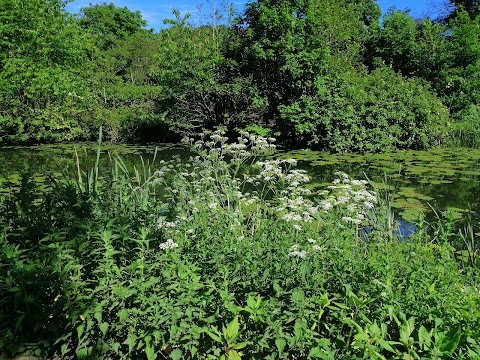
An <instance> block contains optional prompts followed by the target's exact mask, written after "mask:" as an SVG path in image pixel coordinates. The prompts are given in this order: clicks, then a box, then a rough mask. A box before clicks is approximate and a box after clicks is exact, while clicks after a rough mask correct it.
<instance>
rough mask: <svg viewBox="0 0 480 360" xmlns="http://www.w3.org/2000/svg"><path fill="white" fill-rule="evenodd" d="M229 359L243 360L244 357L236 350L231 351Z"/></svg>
mask: <svg viewBox="0 0 480 360" xmlns="http://www.w3.org/2000/svg"><path fill="white" fill-rule="evenodd" d="M228 359H229V360H242V357H241V356H240V355H239V354H238V353H237V352H236V351H235V350H230V351H229V352H228Z"/></svg>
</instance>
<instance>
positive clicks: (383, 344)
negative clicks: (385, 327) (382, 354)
mask: <svg viewBox="0 0 480 360" xmlns="http://www.w3.org/2000/svg"><path fill="white" fill-rule="evenodd" d="M377 343H378V345H380V346H381V347H382V348H384V349H385V350H387V351H390V352H392V353H396V352H397V351H396V350H395V349H394V348H393V347H392V346H391V345H390V344H401V343H396V342H393V341H392V342H390V341H385V340H383V339H378V340H377Z"/></svg>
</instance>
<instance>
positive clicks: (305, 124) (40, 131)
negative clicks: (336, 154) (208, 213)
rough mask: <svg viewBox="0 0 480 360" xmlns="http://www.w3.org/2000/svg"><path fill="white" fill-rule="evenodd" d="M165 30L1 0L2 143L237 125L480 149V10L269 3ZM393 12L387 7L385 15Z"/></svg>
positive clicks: (170, 24) (348, 144)
mask: <svg viewBox="0 0 480 360" xmlns="http://www.w3.org/2000/svg"><path fill="white" fill-rule="evenodd" d="M210 3H211V4H210V6H207V7H205V8H208V9H211V12H203V18H202V19H201V20H202V21H199V18H198V17H197V18H196V19H193V18H192V17H190V16H189V14H180V12H178V11H174V14H173V15H174V18H173V19H166V20H165V24H166V26H165V28H163V29H161V30H160V31H159V32H157V33H155V32H154V31H153V30H152V29H148V28H147V23H146V21H145V20H144V19H143V18H142V15H141V14H140V13H139V12H133V11H130V10H129V9H127V8H120V7H116V6H115V5H113V4H106V3H105V4H97V5H91V6H89V7H86V8H83V9H82V10H81V12H80V14H78V15H76V16H73V15H71V14H68V13H67V12H66V11H65V2H64V1H61V0H32V1H29V2H28V3H25V2H24V1H22V0H4V1H2V2H1V3H0V38H1V41H0V87H1V88H2V92H1V93H0V141H1V142H2V143H6V142H38V141H62V140H75V139H89V138H93V137H94V135H95V134H96V130H95V129H98V127H99V126H100V125H102V126H103V128H104V129H105V131H106V134H107V136H108V138H109V139H110V140H112V141H162V140H163V141H167V140H168V141H175V140H178V139H180V138H181V136H183V135H185V134H195V133H199V132H201V131H202V129H213V128H215V127H218V126H225V127H227V128H228V129H229V130H230V131H237V132H238V130H239V129H245V128H249V129H258V130H260V131H261V130H262V129H263V131H269V132H270V134H272V135H275V136H276V137H277V138H278V139H279V141H280V142H281V143H282V144H283V145H285V146H287V147H311V148H315V149H326V150H333V151H381V150H390V149H392V150H393V149H402V148H427V147H430V146H433V145H442V144H446V143H454V144H460V145H469V146H476V145H477V144H478V136H479V130H478V129H479V126H478V122H479V118H478V106H479V96H480V95H479V94H480V92H479V90H478V89H480V84H479V80H478V79H480V76H479V64H480V42H479V41H480V37H479V34H480V30H479V26H480V14H479V12H478V6H477V7H476V6H475V3H471V2H464V1H456V0H451V1H450V5H452V6H451V7H449V8H448V9H447V10H446V11H445V14H444V16H442V17H440V18H438V19H428V18H425V19H414V18H412V17H411V16H410V15H409V14H408V12H402V11H397V10H395V9H392V10H391V11H389V12H388V13H386V14H384V16H383V18H382V19H381V12H380V8H379V6H378V5H377V4H376V2H375V1H373V0H358V1H353V0H348V1H342V2H339V1H333V0H301V1H298V0H297V1H292V0H281V1H279V0H258V1H252V2H249V3H247V5H246V8H245V11H244V12H243V13H241V14H235V13H234V12H233V9H231V8H229V7H228V6H227V5H225V4H224V3H222V2H221V1H215V0H212V1H210ZM380 19H381V20H380Z"/></svg>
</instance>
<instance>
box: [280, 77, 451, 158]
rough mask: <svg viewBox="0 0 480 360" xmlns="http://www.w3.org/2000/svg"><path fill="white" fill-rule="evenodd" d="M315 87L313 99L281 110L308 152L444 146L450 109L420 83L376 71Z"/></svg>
mask: <svg viewBox="0 0 480 360" xmlns="http://www.w3.org/2000/svg"><path fill="white" fill-rule="evenodd" d="M319 87H320V90H319V94H318V96H317V97H314V98H311V97H310V98H308V97H302V98H301V99H300V101H298V102H296V103H294V104H292V105H289V106H282V107H281V113H282V116H283V117H284V118H285V120H284V121H285V122H288V123H289V125H290V127H291V128H292V129H294V132H295V136H296V139H302V140H303V141H304V142H306V143H307V144H308V145H309V146H311V147H316V148H319V149H329V150H333V151H353V152H355V151H357V152H358V151H359V152H367V151H370V152H381V151H391V150H396V149H405V148H413V149H418V148H427V147H430V146H434V145H440V144H442V143H443V137H444V136H445V135H444V134H445V131H446V125H447V122H448V119H449V114H448V109H447V108H446V107H445V106H443V105H442V103H441V101H440V100H439V99H438V98H436V97H435V95H433V94H432V93H431V92H429V90H428V88H426V87H425V86H424V84H422V83H421V82H419V81H416V80H413V79H409V80H407V79H404V78H402V77H401V76H400V75H398V74H396V73H395V72H393V70H391V69H389V68H380V69H377V70H374V71H372V72H371V73H369V74H367V73H361V72H355V71H348V72H346V73H344V74H336V75H331V76H328V77H326V78H325V79H323V80H322V81H321V82H320V84H319Z"/></svg>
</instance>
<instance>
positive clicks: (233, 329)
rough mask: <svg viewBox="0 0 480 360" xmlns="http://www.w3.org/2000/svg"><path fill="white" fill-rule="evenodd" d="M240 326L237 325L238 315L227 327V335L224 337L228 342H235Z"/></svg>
mask: <svg viewBox="0 0 480 360" xmlns="http://www.w3.org/2000/svg"><path fill="white" fill-rule="evenodd" d="M239 330H240V326H239V324H238V315H237V316H235V317H234V318H233V320H232V321H231V322H230V323H229V324H228V325H227V333H226V334H225V335H226V336H225V337H228V339H230V340H235V339H236V338H237V337H238V331H239Z"/></svg>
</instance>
